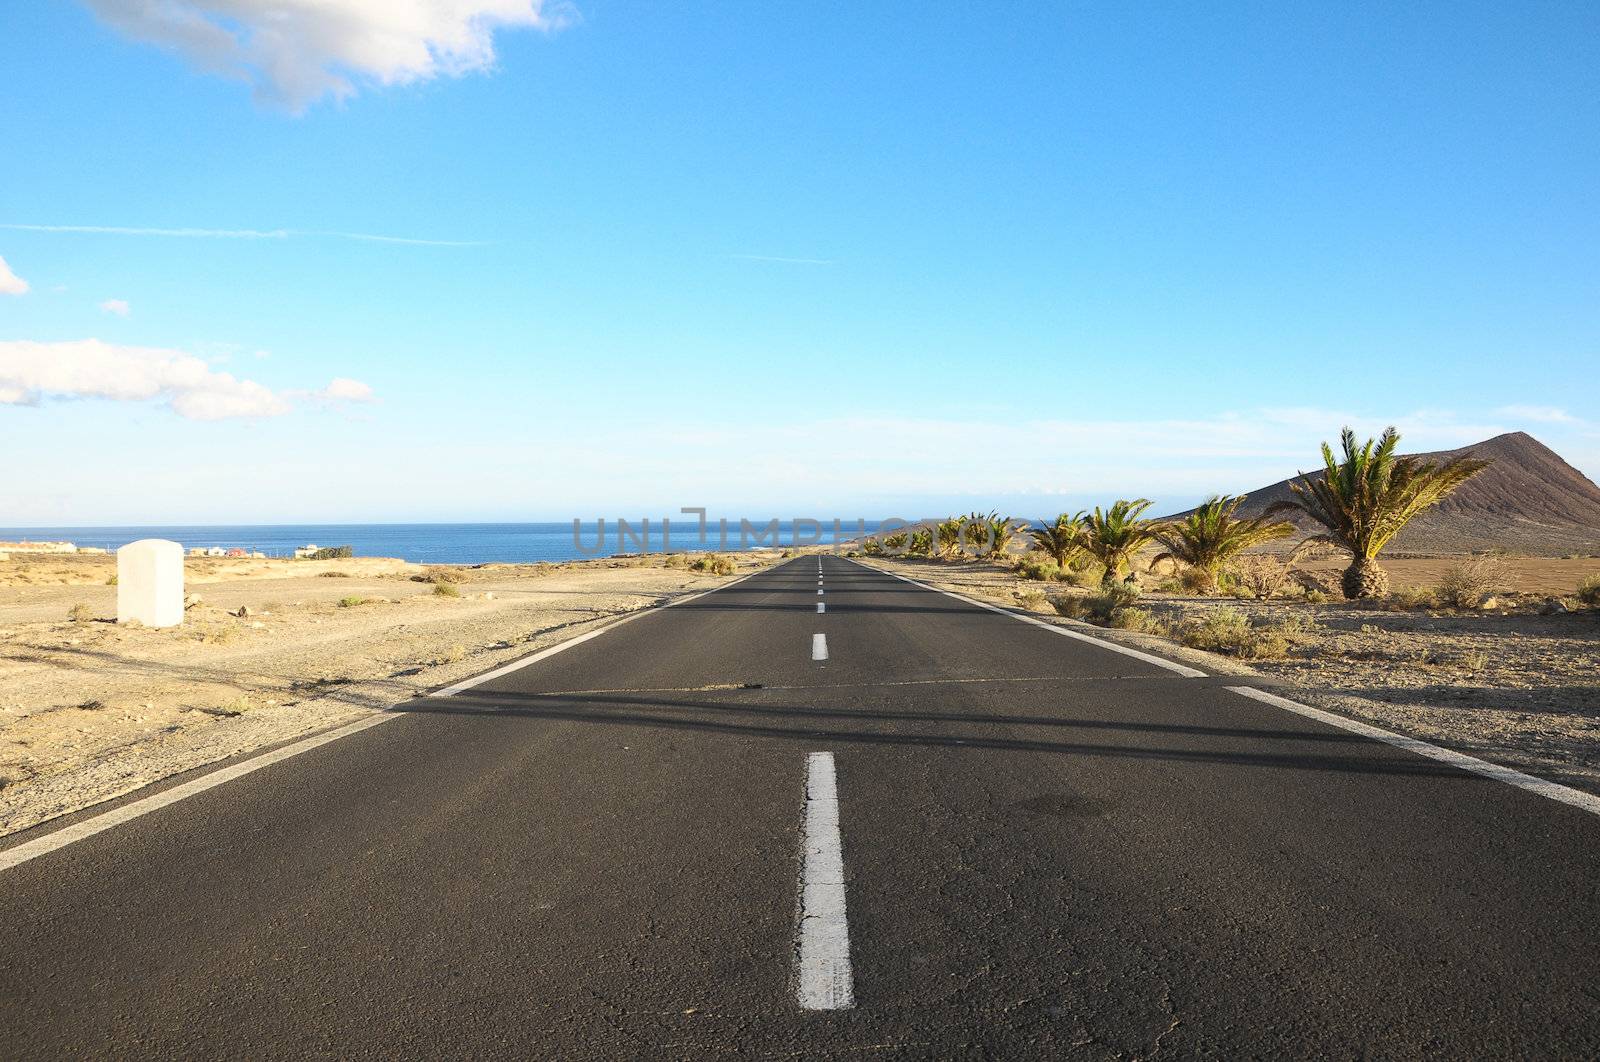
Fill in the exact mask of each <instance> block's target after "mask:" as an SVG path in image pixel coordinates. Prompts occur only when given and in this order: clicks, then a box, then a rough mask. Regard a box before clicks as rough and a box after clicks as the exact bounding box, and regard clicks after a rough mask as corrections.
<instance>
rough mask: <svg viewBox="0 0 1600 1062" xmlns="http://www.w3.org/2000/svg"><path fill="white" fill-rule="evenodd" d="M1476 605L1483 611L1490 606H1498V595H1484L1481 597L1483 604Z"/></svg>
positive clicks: (1490, 607)
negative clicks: (1484, 596)
mask: <svg viewBox="0 0 1600 1062" xmlns="http://www.w3.org/2000/svg"><path fill="white" fill-rule="evenodd" d="M1478 607H1479V608H1481V609H1483V610H1484V611H1485V612H1487V611H1489V610H1490V609H1492V608H1499V607H1500V599H1499V598H1498V597H1486V598H1484V599H1483V604H1481V605H1479V606H1478Z"/></svg>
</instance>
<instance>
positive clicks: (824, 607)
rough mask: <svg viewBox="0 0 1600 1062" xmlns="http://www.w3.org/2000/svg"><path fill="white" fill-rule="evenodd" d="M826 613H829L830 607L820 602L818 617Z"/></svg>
mask: <svg viewBox="0 0 1600 1062" xmlns="http://www.w3.org/2000/svg"><path fill="white" fill-rule="evenodd" d="M826 611H828V606H827V605H826V604H824V603H823V602H821V601H818V602H817V615H819V616H820V615H822V614H823V613H824V612H826Z"/></svg>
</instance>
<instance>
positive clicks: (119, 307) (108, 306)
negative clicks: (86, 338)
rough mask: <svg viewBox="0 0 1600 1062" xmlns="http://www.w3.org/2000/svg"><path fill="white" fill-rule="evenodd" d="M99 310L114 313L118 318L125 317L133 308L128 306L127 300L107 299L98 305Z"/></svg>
mask: <svg viewBox="0 0 1600 1062" xmlns="http://www.w3.org/2000/svg"><path fill="white" fill-rule="evenodd" d="M100 309H102V310H104V311H105V312H106V313H114V314H116V315H117V316H118V317H126V316H128V315H129V314H130V313H132V312H133V307H132V306H129V305H128V300H127V299H107V300H106V301H105V302H102V303H101V304H100Z"/></svg>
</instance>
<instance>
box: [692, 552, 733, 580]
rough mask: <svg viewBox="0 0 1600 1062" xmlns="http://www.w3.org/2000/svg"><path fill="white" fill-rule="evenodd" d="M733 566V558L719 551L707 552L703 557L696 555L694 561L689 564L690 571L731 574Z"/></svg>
mask: <svg viewBox="0 0 1600 1062" xmlns="http://www.w3.org/2000/svg"><path fill="white" fill-rule="evenodd" d="M734 568H735V565H734V563H733V558H732V557H726V556H723V555H722V554H721V553H707V554H706V555H705V556H703V557H696V558H695V561H694V563H693V564H691V565H689V570H690V571H696V572H710V573H711V574H712V575H732V574H733V572H734Z"/></svg>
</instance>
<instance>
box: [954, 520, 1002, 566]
mask: <svg viewBox="0 0 1600 1062" xmlns="http://www.w3.org/2000/svg"><path fill="white" fill-rule="evenodd" d="M998 515H999V514H998V513H992V512H991V513H978V512H972V513H968V514H967V515H966V516H963V517H962V518H961V550H962V552H963V553H968V552H970V553H971V554H973V555H974V556H977V557H981V556H983V555H985V554H986V553H988V552H989V548H990V546H991V545H992V543H991V542H990V541H989V535H990V534H991V530H990V526H989V521H991V520H993V519H995V517H997V516H998Z"/></svg>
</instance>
